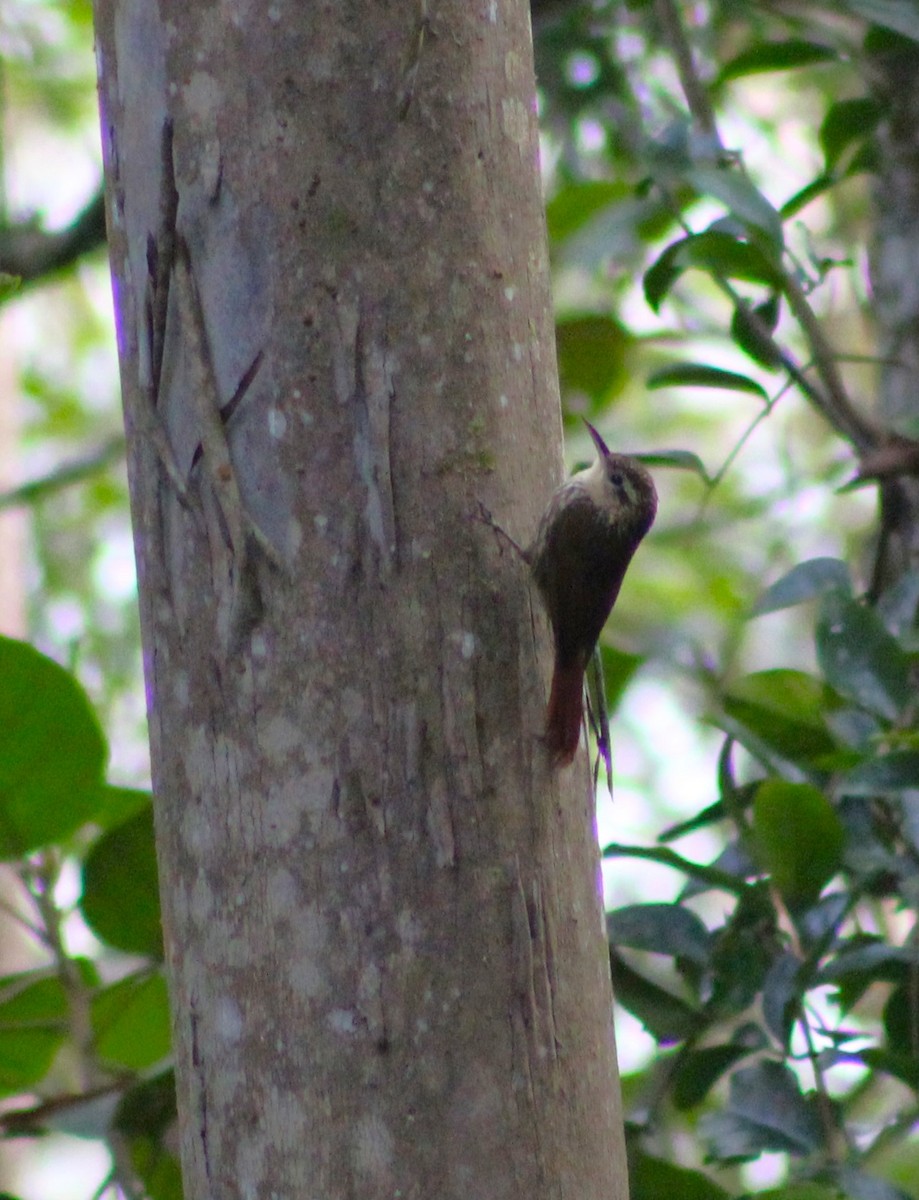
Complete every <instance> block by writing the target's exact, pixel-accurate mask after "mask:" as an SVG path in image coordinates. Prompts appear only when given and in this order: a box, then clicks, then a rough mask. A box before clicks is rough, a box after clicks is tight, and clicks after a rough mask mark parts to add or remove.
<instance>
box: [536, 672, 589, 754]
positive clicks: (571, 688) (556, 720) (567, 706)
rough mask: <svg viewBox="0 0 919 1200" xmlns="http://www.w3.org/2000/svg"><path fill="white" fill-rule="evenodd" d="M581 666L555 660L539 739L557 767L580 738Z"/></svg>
mask: <svg viewBox="0 0 919 1200" xmlns="http://www.w3.org/2000/svg"><path fill="white" fill-rule="evenodd" d="M583 693H584V668H583V667H582V666H580V665H579V664H578V663H573V664H572V665H571V666H565V667H563V666H561V665H560V664H559V663H557V662H556V664H555V671H554V672H553V675H552V690H551V691H550V693H549V707H548V709H547V710H546V731H545V733H544V734H543V742H544V743H545V746H546V749H547V750H548V751H549V754H550V755H551V756H552V761H553V763H554V764H555V765H556V766H558V767H567V766H568V764H569V763H570V762H571V761H572V760H573V759H574V755H575V751H576V750H577V748H578V742H579V741H580V737H581V717H582V714H583V704H584V699H583Z"/></svg>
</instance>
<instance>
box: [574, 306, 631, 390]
mask: <svg viewBox="0 0 919 1200" xmlns="http://www.w3.org/2000/svg"><path fill="white" fill-rule="evenodd" d="M556 342H557V345H558V366H559V374H560V376H561V380H562V384H563V386H564V387H565V388H567V389H573V390H575V391H582V392H586V393H587V395H588V396H590V397H592V398H594V399H597V400H599V399H602V398H603V397H605V396H607V395H608V394H609V393H610V392H612V391H614V390H615V389H616V387H617V386H618V385H619V383H620V382H621V381H622V379H623V377H624V373H625V357H626V351H627V349H628V347H629V346H630V345H631V342H632V336H631V334H629V333H627V332H626V330H625V329H624V328H623V326H622V325H620V324H619V322H618V321H616V320H614V319H613V318H612V317H606V316H602V315H601V314H588V315H586V316H579V317H566V318H564V319H563V320H561V321H559V323H558V325H557V327H556Z"/></svg>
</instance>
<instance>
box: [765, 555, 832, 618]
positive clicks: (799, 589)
mask: <svg viewBox="0 0 919 1200" xmlns="http://www.w3.org/2000/svg"><path fill="white" fill-rule="evenodd" d="M829 591H839V592H842V593H844V594H845V595H850V594H851V591H852V583H851V580H850V577H849V568H848V567H847V566H846V564H845V563H844V562H841V561H840V560H839V559H838V558H811V559H809V560H808V561H807V562H803V563H798V565H797V566H796V567H792V569H791V570H790V571H789V572H788V574H787V575H783V576H782V578H781V579H779V580H778V581H777V582H776V583H774V584H772V586H771V587H769V588H767V589H766V591H765V592H763V594H762V595H761V596H760V597H759V599H758V600H757V601H756V603H755V604H754V605H753V608H752V610H751V612H750V615H751V616H752V617H760V616H762V615H763V614H764V613H770V612H778V611H779V610H780V609H783V608H791V607H792V606H793V605H795V604H803V603H804V601H806V600H814V599H816V598H817V597H818V596H822V595H823V594H824V593H825V592H829Z"/></svg>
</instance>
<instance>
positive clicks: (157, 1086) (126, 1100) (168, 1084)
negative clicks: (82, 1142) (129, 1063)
mask: <svg viewBox="0 0 919 1200" xmlns="http://www.w3.org/2000/svg"><path fill="white" fill-rule="evenodd" d="M177 1116H178V1113H177V1110H176V1081H175V1072H174V1070H173V1068H172V1067H168V1068H167V1069H166V1070H165V1071H161V1072H160V1073H159V1074H158V1075H154V1076H153V1077H152V1078H151V1079H144V1080H142V1081H141V1082H140V1083H137V1084H135V1085H134V1087H132V1088H131V1089H130V1091H128V1092H125V1094H124V1095H123V1096H122V1098H121V1101H120V1103H119V1105H118V1110H117V1112H116V1113H115V1120H114V1121H113V1125H114V1127H115V1128H116V1129H117V1130H118V1132H119V1133H123V1134H124V1135H125V1136H126V1137H139V1136H140V1135H142V1134H143V1135H146V1136H147V1137H151V1138H159V1137H161V1136H162V1135H163V1134H164V1133H165V1132H166V1130H167V1129H168V1128H169V1126H170V1125H172V1124H173V1122H174V1121H175V1120H176V1119H177Z"/></svg>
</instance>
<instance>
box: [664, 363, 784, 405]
mask: <svg viewBox="0 0 919 1200" xmlns="http://www.w3.org/2000/svg"><path fill="white" fill-rule="evenodd" d="M647 385H648V387H649V388H662V387H703V388H723V389H725V390H726V391H732V392H749V393H751V394H752V395H754V396H759V397H760V398H761V399H763V400H765V399H767V395H766V389H765V388H764V387H762V385H761V384H758V383H757V382H756V380H755V379H750V377H749V376H748V375H738V374H737V372H736V371H725V370H722V368H721V367H710V366H708V365H707V364H705V363H674V364H673V365H672V366H669V367H661V368H660V370H658V371H654V372H652V373H651V374H650V375H649V376H648V379H647Z"/></svg>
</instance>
